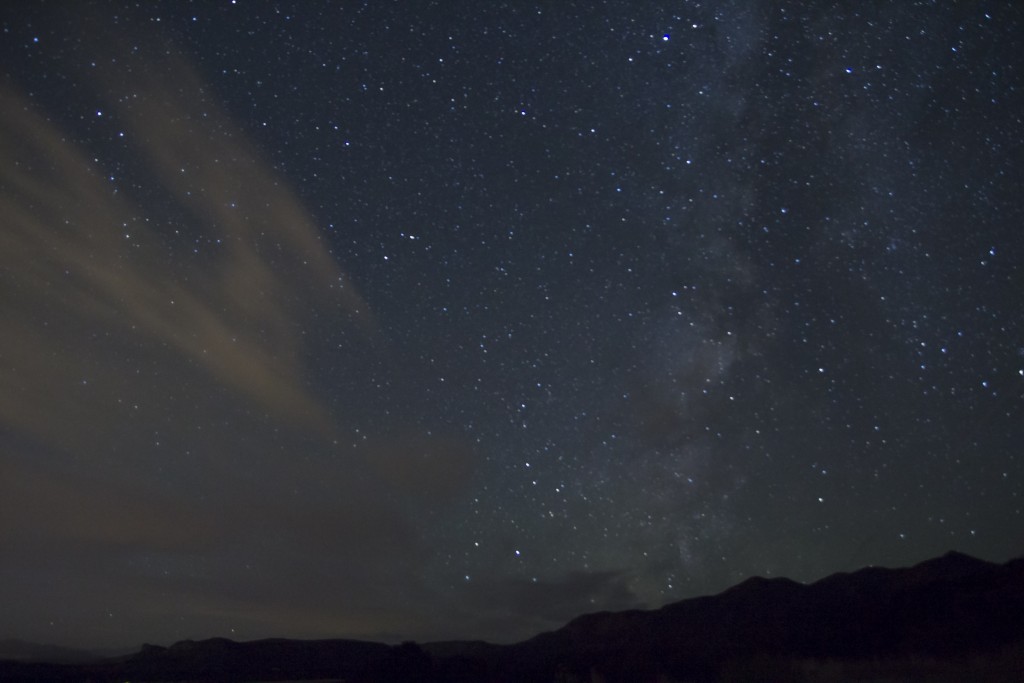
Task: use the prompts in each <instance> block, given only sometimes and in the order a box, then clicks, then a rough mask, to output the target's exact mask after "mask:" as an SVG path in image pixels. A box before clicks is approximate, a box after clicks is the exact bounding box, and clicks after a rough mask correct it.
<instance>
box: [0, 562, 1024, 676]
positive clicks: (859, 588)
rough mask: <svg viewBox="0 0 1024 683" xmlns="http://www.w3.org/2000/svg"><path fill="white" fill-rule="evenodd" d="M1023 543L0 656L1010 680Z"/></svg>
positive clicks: (79, 668)
mask: <svg viewBox="0 0 1024 683" xmlns="http://www.w3.org/2000/svg"><path fill="white" fill-rule="evenodd" d="M1022 615H1024V559H1017V560H1012V561H1010V562H1007V563H1006V564H1002V565H999V564H992V563H989V562H985V561H982V560H978V559H975V558H973V557H969V556H967V555H963V554H960V553H948V554H946V555H944V556H942V557H939V558H936V559H933V560H928V561H926V562H923V563H921V564H918V565H916V566H914V567H910V568H905V569H883V568H877V567H869V568H865V569H861V570H859V571H856V572H852V573H841V574H834V575H832V576H829V577H826V578H824V579H821V580H820V581H817V582H815V583H812V584H809V585H804V584H800V583H796V582H794V581H790V580H789V579H781V578H779V579H764V578H752V579H749V580H747V581H744V582H743V583H740V584H738V585H736V586H734V587H732V588H730V589H728V590H726V591H724V592H722V593H720V594H718V595H715V596H709V597H700V598H694V599H691V600H684V601H681V602H677V603H673V604H670V605H667V606H665V607H662V608H660V609H656V610H633V611H627V612H614V613H613V612H601V613H596V614H587V615H584V616H581V617H578V618H576V619H574V620H572V621H571V622H569V623H568V624H566V625H565V626H564V627H562V628H560V629H558V630H556V631H552V632H549V633H543V634H540V635H537V636H535V637H533V638H531V639H529V640H526V641H524V642H521V643H517V644H514V645H492V644H489V643H484V642H479V641H455V642H445V643H427V644H425V645H422V646H420V645H417V644H414V643H405V644H402V645H398V646H389V645H385V644H381V643H371V642H362V641H352V640H316V641H300V640H284V639H270V640H259V641H251V642H244V643H239V642H234V641H231V640H226V639H222V638H215V639H211V640H204V641H183V642H180V643H176V644H174V645H172V646H171V647H169V648H164V647H158V646H153V645H146V646H143V648H142V650H141V651H140V652H138V653H137V654H134V655H131V656H129V657H125V658H120V659H114V660H105V661H103V662H98V663H92V664H78V665H70V664H41V663H26V662H13V661H8V662H0V679H2V680H5V681H81V680H92V681H114V680H119V681H125V680H131V681H255V680H260V681H271V680H291V681H296V680H332V681H346V682H347V683H377V682H381V683H383V682H384V681H422V682H424V683H426V682H431V683H442V682H445V683H447V682H462V681H467V682H468V681H494V682H506V681H508V682H511V681H538V682H545V681H558V682H559V683H568V682H570V681H607V682H611V681H694V682H700V683H704V682H711V681H723V682H725V681H745V680H760V681H806V682H807V683H812V682H815V681H820V682H822V683H824V682H825V681H834V680H865V681H866V680H883V679H884V680H887V681H904V680H905V681H918V680H921V681H923V680H930V681H933V680H960V679H964V680H968V679H969V680H978V681H1004V680H1005V681H1019V680H1021V678H1020V676H1021V673H1020V672H1021V671H1024V617H1022Z"/></svg>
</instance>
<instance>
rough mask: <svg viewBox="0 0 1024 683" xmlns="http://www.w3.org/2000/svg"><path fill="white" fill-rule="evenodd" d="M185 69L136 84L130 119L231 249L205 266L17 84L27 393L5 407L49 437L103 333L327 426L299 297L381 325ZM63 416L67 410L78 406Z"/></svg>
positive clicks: (10, 175) (15, 167)
mask: <svg viewBox="0 0 1024 683" xmlns="http://www.w3.org/2000/svg"><path fill="white" fill-rule="evenodd" d="M175 69H176V74H177V75H176V76H175V81H174V82H175V83H176V84H178V85H181V86H182V87H181V88H175V89H174V90H173V91H172V89H171V88H169V87H159V86H152V87H151V88H150V90H148V91H147V90H146V89H139V90H138V91H137V94H136V96H135V97H133V98H132V99H131V101H130V103H128V104H125V106H124V109H125V111H124V112H122V118H123V120H124V121H125V122H126V123H127V124H128V125H129V130H133V131H137V133H133V134H132V137H133V139H135V140H137V142H138V143H139V144H140V147H141V151H142V153H143V155H144V156H145V157H146V158H148V159H149V160H150V162H151V164H150V168H151V170H152V171H153V172H155V173H156V174H157V176H158V177H159V179H160V181H161V182H162V183H163V185H164V187H165V188H166V189H167V190H169V191H170V192H171V194H172V195H174V196H176V197H180V198H182V204H183V207H184V209H185V211H186V212H188V213H189V214H191V216H192V217H193V219H194V221H195V222H196V223H197V224H198V225H199V226H202V228H203V229H204V230H205V231H206V232H207V233H208V234H207V236H208V238H209V240H210V241H211V242H214V241H217V242H218V243H219V244H220V245H221V246H220V248H219V253H218V254H217V257H216V259H215V261H214V262H212V263H211V262H210V260H207V261H205V262H204V263H202V265H201V267H197V266H193V265H190V264H188V263H187V262H185V263H183V262H180V261H176V260H175V259H168V258H167V255H166V253H162V250H164V249H166V247H165V246H164V244H163V243H162V242H161V236H160V235H158V234H157V232H158V229H153V228H150V227H148V225H147V223H146V222H141V221H139V220H138V216H139V214H140V211H141V210H140V207H138V206H134V205H133V204H132V202H131V200H130V199H127V198H125V197H124V195H123V194H120V193H118V194H115V193H113V192H112V190H111V187H110V185H109V184H108V183H107V182H105V179H104V174H103V173H102V171H101V169H100V168H98V167H97V165H96V164H95V163H94V162H92V161H90V159H89V158H88V157H87V156H86V150H83V149H78V148H76V147H75V146H74V145H73V144H70V143H69V142H68V141H67V137H66V136H65V135H64V134H62V132H61V131H60V130H58V129H57V128H55V127H53V126H52V125H50V124H49V123H48V122H47V121H46V120H45V119H44V118H43V116H42V115H40V114H38V113H36V112H34V111H33V108H32V105H31V103H30V102H28V101H27V100H26V99H25V98H22V97H20V96H19V95H18V94H17V93H15V92H13V91H12V90H11V88H10V87H7V88H5V92H4V100H5V101H6V102H8V105H7V106H6V107H5V108H4V110H3V116H4V119H5V120H4V126H3V128H4V136H3V139H4V143H3V147H4V157H5V159H7V163H6V164H5V165H4V167H3V171H2V175H0V183H2V184H3V188H4V191H3V193H2V196H0V210H2V211H3V214H4V215H5V216H6V217H7V218H6V219H5V230H4V231H3V235H2V237H0V239H2V244H0V259H2V262H3V267H4V269H5V271H6V275H7V279H8V280H9V281H10V282H11V283H13V286H11V287H10V288H8V291H7V296H6V297H5V299H7V301H6V302H5V308H7V310H8V312H9V314H8V316H6V317H7V318H8V320H7V324H6V325H5V326H4V327H5V330H6V331H5V332H4V333H3V338H2V344H3V346H2V348H3V349H4V351H5V355H8V356H9V357H11V358H12V359H14V361H15V362H14V363H12V365H13V366H14V368H15V369H14V370H10V372H12V375H13V376H12V377H10V380H11V381H10V382H8V386H9V387H12V388H14V389H15V391H14V392H11V393H8V394H6V397H5V399H4V400H3V402H2V403H0V417H2V418H3V419H4V420H5V422H8V423H14V424H17V425H21V426H22V427H25V428H27V429H29V430H30V431H32V432H36V433H39V432H44V431H46V424H45V423H40V419H41V418H40V416H46V415H48V414H51V413H53V412H54V410H53V409H54V408H55V407H56V406H54V397H55V396H60V395H61V394H65V395H67V393H68V392H67V391H64V392H61V391H60V387H62V386H64V385H66V384H69V383H74V381H75V379H76V377H75V375H76V374H78V375H81V374H82V371H81V369H79V368H80V366H81V365H83V363H76V361H75V359H74V358H70V357H69V356H73V355H77V356H78V357H79V359H82V360H88V358H89V355H90V354H95V355H97V356H106V355H107V353H108V352H109V347H107V346H105V342H104V340H103V337H105V336H107V337H109V336H110V335H116V336H117V337H118V338H119V339H121V340H122V341H123V340H124V338H125V337H126V336H130V337H133V338H137V339H139V341H140V345H141V346H147V345H149V346H155V347H156V348H159V349H160V351H159V353H164V351H163V350H164V349H169V350H172V351H173V352H174V353H176V354H177V355H178V356H179V357H180V359H182V360H184V361H185V362H186V363H188V364H190V365H192V366H195V367H197V368H201V369H202V370H203V371H204V372H206V373H208V374H209V375H211V376H212V377H213V378H214V379H215V380H216V381H217V382H218V383H220V384H222V385H224V386H227V387H230V388H231V389H233V390H234V391H235V392H237V393H238V394H241V395H242V396H244V397H245V398H246V399H248V400H250V401H251V402H252V403H253V404H255V405H256V406H258V408H259V409H261V410H264V411H266V412H268V413H269V414H270V415H272V416H274V417H276V418H283V419H285V420H286V421H289V422H295V423H299V424H302V425H303V426H315V427H316V428H318V429H320V430H328V429H329V416H328V415H327V411H326V410H325V408H324V406H322V405H320V403H319V402H318V401H317V399H316V398H315V397H313V396H312V395H310V393H309V392H308V391H307V390H306V389H305V388H304V386H303V383H302V378H303V377H304V376H305V374H306V370H305V368H304V367H303V363H302V358H301V355H302V348H301V331H302V325H303V322H305V321H303V320H302V315H304V314H306V313H308V308H306V309H305V310H303V307H302V306H297V305H296V302H300V301H306V300H308V299H309V298H310V297H312V298H313V299H314V300H317V299H322V296H321V295H319V294H318V292H321V291H327V292H329V293H330V294H331V295H333V297H334V299H335V301H334V302H333V303H334V305H335V306H337V307H340V308H341V309H342V310H343V311H344V313H345V314H346V316H347V317H349V318H350V319H352V320H354V321H355V322H356V323H357V324H360V325H361V326H362V327H363V328H364V329H370V328H371V327H372V322H371V317H370V313H369V311H368V309H367V306H366V303H365V302H364V301H363V300H362V299H361V297H360V295H359V294H358V293H357V292H356V291H355V288H354V287H353V286H352V284H351V283H349V282H348V281H347V278H346V276H345V275H344V274H343V273H342V272H341V271H340V269H339V268H338V267H337V265H336V264H335V263H334V261H333V259H332V258H331V256H330V255H329V254H328V253H327V251H326V249H325V248H324V246H323V245H322V243H320V241H319V240H318V238H317V235H316V230H315V227H314V226H313V225H312V222H311V220H310V219H309V217H308V216H307V215H306V214H305V212H304V211H303V209H302V207H301V206H300V204H299V203H298V202H297V200H296V199H295V198H294V197H293V196H292V194H291V192H290V191H289V190H288V189H287V188H286V187H285V186H284V185H283V184H281V183H279V182H277V181H276V180H275V179H274V178H273V177H272V175H271V174H270V172H269V171H268V170H267V169H266V168H265V167H264V166H263V165H262V164H260V163H259V161H258V160H257V159H256V157H255V155H254V154H253V153H252V152H251V151H250V150H248V149H247V147H246V145H245V144H244V143H243V142H241V141H240V136H237V135H234V134H232V133H231V128H230V127H229V124H228V123H227V121H226V119H225V117H223V115H222V114H220V113H219V112H217V110H216V107H214V106H212V105H210V104H209V103H205V104H203V105H202V106H201V109H202V111H196V109H198V108H199V107H200V105H199V104H198V103H195V104H193V103H190V102H189V101H188V100H187V99H186V98H185V97H184V95H182V94H181V93H186V92H195V91H200V92H201V91H202V88H201V86H200V85H199V84H198V82H197V79H195V77H194V76H192V75H191V74H190V73H189V71H188V70H187V69H186V68H185V67H183V66H181V65H178V66H177V67H175ZM155 81H160V79H147V82H150V83H152V82H155ZM160 82H163V81H160ZM239 207H244V208H241V209H240V208H239ZM271 255H272V256H271ZM272 260H273V261H272ZM55 330H56V331H58V333H61V332H63V333H66V334H68V335H76V333H77V336H78V337H79V343H78V344H76V345H75V348H73V349H66V348H62V347H61V346H60V345H59V344H58V343H55V342H54V341H53V339H54V337H55V335H54V334H53V333H54V331H55ZM90 342H92V343H90ZM115 346H116V345H115ZM85 365H86V366H88V364H87V363H85ZM69 366H70V367H69ZM22 368H24V370H21V369H22ZM19 372H20V373H22V374H24V375H26V376H24V377H22V376H19V374H17V373H19ZM57 400H58V402H60V399H57ZM66 400H72V401H74V400H75V399H73V398H71V397H70V396H68V398H67V399H66ZM65 408H66V410H62V411H58V412H60V413H69V414H74V413H75V412H77V411H76V409H75V408H74V407H72V406H65ZM42 419H44V420H45V418H42ZM64 435H65V436H69V437H71V438H72V439H73V438H74V437H73V435H70V434H67V433H66V432H65V433H64ZM65 445H66V444H65Z"/></svg>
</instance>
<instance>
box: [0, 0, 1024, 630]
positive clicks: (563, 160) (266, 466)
mask: <svg viewBox="0 0 1024 683" xmlns="http://www.w3.org/2000/svg"><path fill="white" fill-rule="evenodd" d="M0 26H2V31H3V41H2V47H0V50H2V53H0V55H2V57H0V63H2V64H3V67H2V68H3V72H4V76H3V83H2V86H0V87H2V89H3V96H2V100H0V101H2V105H0V113H2V116H3V126H0V130H2V133H0V141H2V149H3V152H2V154H0V163H2V168H3V171H2V173H0V202H2V206H0V215H3V216H4V218H3V219H2V220H3V223H2V225H3V228H2V230H0V240H2V241H0V320H2V324H0V387H3V388H2V390H0V500H2V501H3V502H0V546H2V547H3V548H4V551H3V553H2V559H0V602H2V603H3V604H5V605H7V606H8V608H7V609H5V613H4V615H3V616H2V617H0V635H5V634H6V635H10V636H12V637H14V636H16V637H19V638H25V639H29V640H37V641H42V642H55V643H62V644H72V645H79V646H122V645H134V644H137V642H141V641H143V640H145V641H148V642H158V643H164V644H166V643H169V642H173V641H174V640H178V639H182V638H200V637H210V636H226V637H232V638H236V639H250V638H260V637H269V636H282V637H357V638H371V639H386V640H401V639H407V638H415V639H418V640H435V639H446V638H484V639H490V640H495V641H505V642H507V641H512V640H516V639H522V638H526V637H529V636H531V635H533V634H535V633H537V632H540V631H542V630H547V629H552V628H557V627H558V626H560V625H561V624H563V623H564V622H566V621H567V620H569V619H571V618H573V617H574V616H577V615H579V614H581V613H584V612H591V611H596V610H604V609H626V608H634V607H656V606H659V605H662V604H666V603H668V602H671V601H674V600H680V599H683V598H687V597H693V596H696V595H702V594H707V593H711V592H716V591H720V590H723V589H725V588H727V587H729V586H731V585H733V584H734V583H737V582H739V581H741V580H743V579H744V578H747V577H749V576H753V575H762V576H780V575H781V576H789V577H791V578H794V579H796V580H803V581H810V580H814V579H817V578H820V577H822V576H824V575H826V574H828V573H831V572H836V571H850V570H853V569H857V568H859V567H861V566H864V565H868V564H880V565H886V566H901V565H907V564H910V563H913V562H917V561H920V560H923V559H925V558H928V557H931V556H934V555H938V554H941V553H943V552H946V551H947V550H950V549H955V550H960V551H962V552H967V553H970V554H973V555H976V556H978V557H982V558H985V559H989V560H994V561H1004V560H1006V559H1008V558H1010V557H1013V556H1017V555H1020V554H1021V553H1022V551H1024V545H1022V542H1021V539H1024V511H1022V510H1024V486H1022V481H1024V479H1022V478H1024V454H1022V452H1021V446H1020V444H1021V443H1022V441H1024V410H1022V409H1024V322H1022V320H1024V319H1022V316H1021V314H1020V303H1021V295H1020V293H1021V292H1022V291H1024V238H1022V236H1021V226H1022V225H1024V202H1022V200H1021V196H1020V187H1021V184H1022V176H1021V165H1022V162H1024V114H1022V112H1024V75H1022V72H1021V70H1022V67H1024V46H1022V42H1021V36H1022V35H1024V14H1022V13H1021V10H1020V9H1019V8H1018V7H1016V6H1015V3H1011V2H980V3H957V4H953V3H941V2H914V3H905V2H889V3H877V4H872V5H871V6H870V7H867V6H864V5H863V3H846V2H834V3H825V4H823V5H820V6H814V7H808V6H807V4H806V3H789V2H782V3H768V2H754V3H750V2H684V3H661V2H613V1H608V2H597V3H594V2H588V3H575V2H563V3H541V4H535V3H461V2H451V3H425V4H420V3H341V4H335V5H328V4H326V3H291V4H287V3H284V4H282V3H274V4H271V3H261V2H248V1H245V0H237V1H233V2H227V1H225V2H216V3H213V2H210V3H207V2H201V3H198V2H197V3H179V2H170V3H161V2H154V3H143V4H142V6H136V5H135V4H125V5H123V6H122V5H121V4H118V3H78V4H75V5H73V6H72V5H60V4H56V5H41V6H28V5H22V6H17V7H12V8H7V9H5V10H3V11H0Z"/></svg>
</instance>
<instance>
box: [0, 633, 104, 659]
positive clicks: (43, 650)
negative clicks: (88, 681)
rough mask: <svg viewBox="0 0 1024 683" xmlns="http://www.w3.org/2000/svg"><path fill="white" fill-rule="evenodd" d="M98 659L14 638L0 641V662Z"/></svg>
mask: <svg viewBox="0 0 1024 683" xmlns="http://www.w3.org/2000/svg"><path fill="white" fill-rule="evenodd" d="M98 659H102V657H101V656H99V655H96V654H94V653H92V652H88V651H85V650H74V649H71V648H67V647H58V646H56V645H40V644H39V643H29V642H26V641H24V640H16V639H14V638H4V639H0V660H15V661H19V662H65V663H82V662H91V661H96V660H98Z"/></svg>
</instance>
